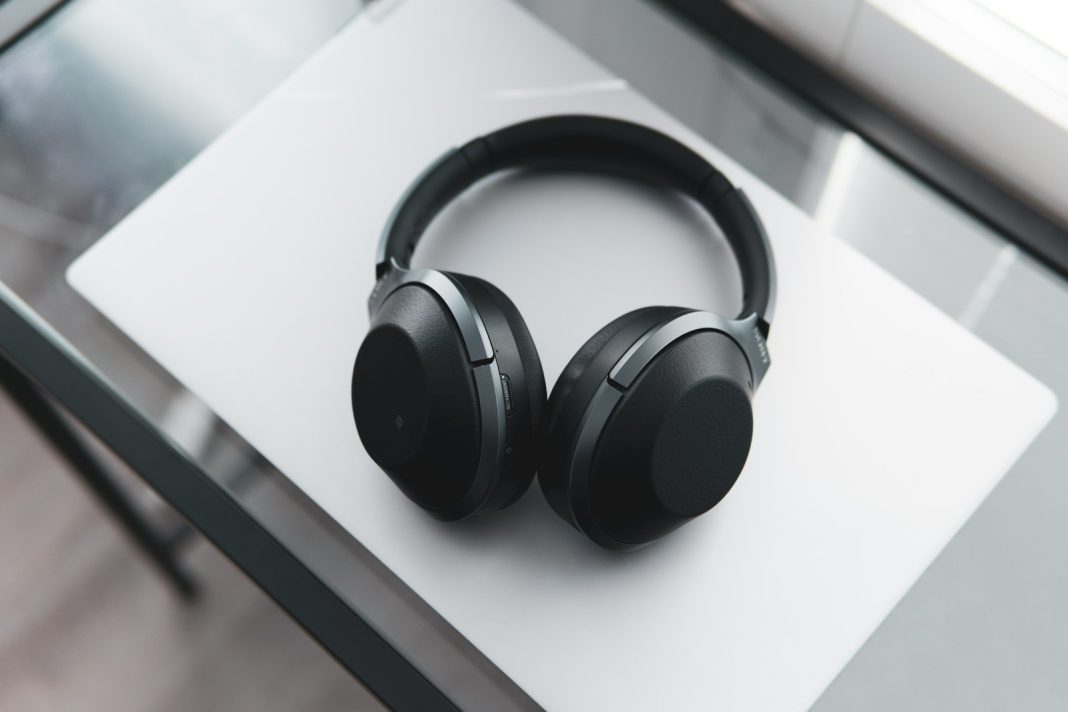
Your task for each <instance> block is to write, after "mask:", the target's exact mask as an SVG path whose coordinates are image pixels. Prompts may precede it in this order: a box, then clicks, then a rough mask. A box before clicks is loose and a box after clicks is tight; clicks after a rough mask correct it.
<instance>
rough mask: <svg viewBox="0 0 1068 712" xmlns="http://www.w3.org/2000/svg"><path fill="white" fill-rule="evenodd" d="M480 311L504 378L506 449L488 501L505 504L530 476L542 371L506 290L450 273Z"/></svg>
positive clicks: (539, 414)
mask: <svg viewBox="0 0 1068 712" xmlns="http://www.w3.org/2000/svg"><path fill="white" fill-rule="evenodd" d="M449 276H450V277H452V278H453V279H454V280H455V281H456V282H457V283H458V284H459V285H460V286H461V287H462V288H463V289H464V291H465V292H466V293H467V296H468V297H469V298H470V299H471V302H472V303H473V304H474V305H475V308H476V309H477V310H478V313H479V316H481V317H482V322H483V324H485V326H486V331H487V333H488V334H489V337H490V343H491V344H493V349H494V358H495V359H496V361H497V367H498V369H499V370H500V372H501V376H502V381H504V382H506V383H507V389H508V397H507V398H506V401H505V402H506V404H508V403H510V404H511V410H508V411H507V421H506V422H507V426H506V427H507V433H506V439H507V443H508V445H507V449H506V454H505V459H504V466H503V468H502V472H501V482H500V484H499V485H498V488H497V490H496V491H495V492H494V494H493V496H492V497H491V498H490V500H489V502H488V503H487V504H486V507H487V508H490V509H499V508H501V507H506V506H508V505H509V504H511V503H512V502H514V501H515V500H516V499H518V498H519V497H520V495H522V494H523V493H524V492H525V491H526V490H527V488H528V487H529V486H530V483H531V481H532V480H533V479H534V470H535V464H536V458H535V447H536V440H535V435H536V433H537V428H538V426H539V424H540V422H541V417H542V412H543V411H544V409H545V376H544V375H543V374H542V370H541V359H540V358H539V357H538V350H537V348H536V347H535V346H534V339H533V338H531V336H530V330H529V329H528V328H527V325H526V322H525V321H524V320H523V316H522V315H521V314H520V313H519V310H518V309H517V308H516V306H515V304H513V303H512V300H511V299H509V298H508V297H507V296H506V295H505V293H504V292H502V291H501V290H500V289H498V288H497V287H496V286H494V285H493V284H490V283H489V282H487V281H486V280H484V279H479V278H478V277H472V276H470V275H464V274H456V273H454V272H450V273H449Z"/></svg>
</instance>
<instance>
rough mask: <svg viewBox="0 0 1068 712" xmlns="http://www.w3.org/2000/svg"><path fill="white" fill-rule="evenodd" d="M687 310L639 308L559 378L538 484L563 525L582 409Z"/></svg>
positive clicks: (585, 348)
mask: <svg viewBox="0 0 1068 712" xmlns="http://www.w3.org/2000/svg"><path fill="white" fill-rule="evenodd" d="M687 311H692V310H689V309H682V308H681V307H643V308H641V309H636V310H634V311H632V312H628V313H627V314H624V315H623V316H621V317H618V318H616V319H613V320H612V321H610V322H609V323H608V324H606V325H605V326H604V327H602V328H601V329H600V330H599V331H598V332H597V333H596V334H594V335H593V336H592V337H590V339H589V340H588V341H587V342H586V343H585V344H583V345H582V347H581V348H580V349H579V350H578V351H577V352H576V353H575V355H574V356H572V357H571V360H570V361H569V362H568V364H567V365H566V366H565V367H564V370H563V372H562V373H561V374H560V378H558V379H557V381H556V385H555V386H553V390H552V394H551V395H550V396H549V403H548V413H547V414H546V418H545V422H544V426H543V427H542V431H541V443H542V444H541V447H540V454H541V460H540V462H539V465H538V484H539V485H540V486H541V490H542V493H543V494H544V495H545V498H546V500H548V502H549V505H550V506H551V507H552V508H553V510H554V511H555V512H556V513H557V514H558V515H560V516H561V517H562V518H563V519H564V520H565V521H568V522H571V524H574V522H572V521H571V514H570V508H569V507H568V504H567V493H566V482H567V473H566V471H565V468H566V466H567V462H568V460H569V458H570V454H571V450H572V448H573V446H574V441H575V438H576V436H577V434H578V426H579V422H580V421H581V419H582V416H583V414H584V413H585V411H586V406H587V405H589V402H590V400H591V399H592V398H593V394H594V393H595V392H596V390H597V388H598V387H599V386H600V384H601V382H602V381H604V379H605V378H606V377H607V376H608V372H609V371H611V369H612V367H613V366H614V365H615V364H616V362H617V361H618V360H619V359H620V358H621V357H622V356H623V354H624V353H626V351H627V349H629V348H630V347H631V346H632V345H634V343H635V342H636V341H637V340H638V339H639V338H641V337H642V335H644V334H645V332H647V331H649V329H651V328H653V327H654V326H656V325H657V324H660V323H661V322H664V321H666V320H668V319H670V318H671V317H673V316H675V315H677V314H682V313H684V312H687Z"/></svg>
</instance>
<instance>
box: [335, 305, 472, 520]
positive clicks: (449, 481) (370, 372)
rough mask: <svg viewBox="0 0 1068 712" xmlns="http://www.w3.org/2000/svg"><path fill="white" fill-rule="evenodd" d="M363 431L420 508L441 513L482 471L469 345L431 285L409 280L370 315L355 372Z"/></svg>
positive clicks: (454, 515)
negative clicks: (467, 346)
mask: <svg viewBox="0 0 1068 712" xmlns="http://www.w3.org/2000/svg"><path fill="white" fill-rule="evenodd" d="M352 407H353V416H354V417H355V420H356V429H357V431H358V432H359V435H360V440H361V441H362V442H363V445H364V448H366V450H367V453H368V455H370V456H371V459H372V460H374V461H375V463H376V464H378V466H379V467H381V468H382V469H383V470H384V471H385V472H386V474H387V475H389V477H390V478H391V479H392V480H393V482H394V483H395V484H396V485H397V486H398V487H399V488H400V489H401V491H402V492H404V494H406V495H407V496H408V498H409V499H411V500H412V501H413V502H415V503H416V504H418V505H419V506H420V507H423V508H424V509H426V510H428V511H429V512H430V513H431V514H433V515H434V516H436V517H438V518H441V519H459V518H462V517H464V516H467V515H469V514H471V513H472V512H471V511H468V508H467V507H466V506H465V505H462V504H461V503H462V502H464V500H465V496H466V495H468V493H469V491H470V490H471V488H472V487H473V485H474V481H475V475H476V474H477V472H478V464H479V455H480V444H481V437H482V425H481V418H480V408H479V398H478V390H477V387H476V384H475V377H474V373H473V370H472V367H471V362H470V360H469V359H468V354H467V349H466V347H465V345H464V342H463V339H462V337H461V335H460V332H459V329H458V327H457V326H456V322H455V321H454V320H453V318H452V316H451V315H450V313H449V311H448V309H447V308H446V306H445V304H444V303H443V302H442V300H441V299H440V297H438V295H437V294H435V292H434V291H433V290H431V289H428V288H425V287H424V286H422V285H414V284H413V285H404V286H402V287H400V288H398V289H397V290H396V291H394V292H393V293H392V294H390V295H389V296H388V297H387V298H386V299H385V301H384V302H383V303H382V305H381V306H380V307H379V309H378V311H377V312H376V313H375V314H374V316H373V318H372V320H371V327H370V329H369V330H368V333H367V336H366V337H364V340H363V343H362V344H361V345H360V350H359V352H358V353H357V355H356V363H355V366H354V368H353V377H352Z"/></svg>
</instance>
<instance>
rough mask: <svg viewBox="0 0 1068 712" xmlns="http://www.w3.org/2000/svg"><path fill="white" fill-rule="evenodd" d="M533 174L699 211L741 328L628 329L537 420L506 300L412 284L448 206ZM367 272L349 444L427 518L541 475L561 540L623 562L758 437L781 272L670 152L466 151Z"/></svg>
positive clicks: (667, 146)
mask: <svg viewBox="0 0 1068 712" xmlns="http://www.w3.org/2000/svg"><path fill="white" fill-rule="evenodd" d="M528 167H545V168H557V169H581V170H591V171H598V172H609V173H614V174H622V175H625V176H630V177H633V178H638V179H641V180H645V181H650V182H653V183H656V184H660V185H666V186H669V187H671V188H674V189H676V190H679V191H681V192H683V193H685V194H687V195H689V196H690V197H692V198H693V199H694V200H696V201H697V202H698V203H699V204H700V205H701V206H703V207H704V208H705V209H706V210H707V211H708V212H709V213H710V214H711V215H712V217H713V218H714V219H715V221H716V223H717V224H718V225H719V226H720V228H721V230H722V231H723V233H724V235H725V236H726V238H727V240H728V242H729V243H730V245H731V248H732V249H733V251H734V255H735V258H736V260H737V263H738V267H739V270H740V272H741V276H742V285H743V290H744V296H743V299H742V302H743V304H742V309H741V312H740V314H739V316H738V318H736V319H727V318H725V317H722V316H719V315H716V314H712V313H710V312H705V311H697V310H693V309H684V308H681V307H645V308H642V309H637V310H635V311H632V312H630V313H628V314H624V315H623V316H621V317H619V318H618V319H615V320H614V321H612V322H611V323H609V324H608V325H607V326H605V327H604V328H603V329H601V330H600V331H598V332H597V333H596V334H594V335H593V337H592V338H590V340H589V341H587V342H586V343H585V344H584V345H583V346H582V348H581V349H579V351H578V353H576V354H575V356H574V357H573V358H572V359H571V361H570V363H568V364H567V367H566V368H564V371H563V374H562V375H561V376H560V379H559V380H558V381H557V383H556V386H555V387H554V388H553V392H552V395H551V396H550V397H549V400H548V403H546V400H545V379H544V377H543V375H542V370H541V362H540V360H539V358H538V352H537V350H536V349H535V347H534V342H533V340H532V339H531V337H530V332H529V331H528V330H527V326H526V324H525V323H524V322H523V317H522V316H520V314H519V310H518V309H516V307H515V305H514V304H512V302H511V300H510V299H508V297H506V296H505V295H504V293H503V292H501V290H499V289H497V287H495V286H493V285H492V284H490V283H489V282H486V281H484V280H482V279H479V278H477V277H471V276H467V275H461V274H453V273H446V272H438V271H435V270H410V269H409V264H410V259H411V255H412V253H413V251H414V249H415V245H416V243H417V242H418V241H419V238H420V237H421V236H422V234H423V232H424V230H425V229H426V227H427V225H428V224H429V223H430V221H431V220H432V219H433V218H434V217H435V216H436V215H437V214H438V213H439V212H440V211H441V209H442V208H444V207H445V206H446V205H447V204H448V203H449V202H450V201H451V200H453V199H454V198H455V197H456V196H457V195H459V194H460V193H462V192H463V191H464V190H466V189H467V188H469V187H470V186H471V185H472V184H474V183H476V182H477V181H479V180H481V179H482V178H484V177H486V176H488V175H490V174H491V173H494V172H496V171H501V170H507V169H512V168H528ZM376 273H377V274H376V276H377V279H378V281H377V284H376V285H375V288H374V291H373V292H372V293H371V298H370V304H369V306H370V312H371V328H370V331H369V332H368V334H367V337H366V338H365V339H364V341H363V344H362V345H361V346H360V350H359V353H358V354H357V356H356V365H355V368H354V371H353V378H352V406H353V412H354V414H355V418H356V428H357V430H358V431H359V434H360V439H361V440H362V441H363V444H364V447H365V448H366V449H367V452H368V454H369V455H370V456H371V458H372V459H373V460H374V461H375V462H376V463H377V464H378V465H379V466H380V467H381V468H382V469H383V470H385V472H386V473H387V474H388V475H389V476H390V477H391V478H392V479H393V481H394V482H395V483H396V484H397V486H398V487H400V488H401V490H402V491H403V492H404V493H405V494H406V495H407V496H408V497H409V498H411V499H412V500H413V501H414V502H415V503H416V504H418V505H419V506H421V507H423V508H424V509H426V510H428V511H429V512H430V513H431V514H432V515H434V516H435V517H438V518H440V519H445V520H454V519H462V518H464V517H469V516H471V515H473V514H476V513H479V512H482V511H485V510H495V509H501V508H503V507H506V506H508V505H509V504H511V503H512V502H514V501H515V500H516V499H518V498H519V496H520V495H522V494H523V493H524V492H525V491H526V489H527V487H528V486H529V485H530V482H531V480H532V479H533V477H534V473H535V470H537V472H538V480H539V482H540V484H541V488H542V491H543V493H544V494H545V497H546V499H547V500H548V501H549V504H550V505H551V506H552V508H553V509H554V510H555V511H556V513H557V514H559V515H560V516H561V517H562V518H563V519H564V520H565V521H568V522H570V523H571V524H572V525H573V526H575V527H576V528H577V529H579V530H580V531H581V532H583V533H584V534H585V535H586V536H588V537H589V538H590V539H592V540H593V541H594V542H596V543H598V544H600V545H601V546H604V547H607V548H610V549H629V548H634V547H637V546H641V545H642V544H645V543H648V542H650V541H652V540H654V539H657V538H659V537H661V536H663V535H665V534H667V533H668V532H670V531H671V530H673V529H675V528H676V527H678V526H680V525H682V524H685V523H686V522H687V521H689V520H690V519H692V518H693V517H696V516H698V515H700V514H703V513H704V512H706V511H708V510H709V509H711V508H712V507H713V506H714V505H715V504H716V503H717V502H719V501H720V499H722V498H723V496H724V495H726V494H727V491H728V490H730V488H731V487H732V486H733V485H734V482H735V480H737V478H738V475H739V473H740V472H741V470H742V467H743V466H744V465H745V461H746V458H747V457H748V454H749V445H750V441H751V440H752V434H753V411H752V406H751V403H750V400H751V398H752V395H753V393H754V391H755V390H756V388H757V386H758V385H759V384H760V381H761V379H762V378H763V376H764V374H765V373H766V372H767V370H768V365H769V363H770V361H769V359H768V352H767V347H766V345H765V338H766V337H767V334H768V327H769V322H770V320H771V311H772V306H773V303H774V291H775V277H774V264H773V261H772V256H771V248H770V245H769V244H768V241H767V237H766V235H765V234H764V230H763V228H762V226H761V224H760V220H759V218H758V217H757V215H756V213H755V211H754V210H753V208H752V206H751V205H750V204H749V202H748V200H746V198H745V196H744V195H743V194H742V193H741V191H739V190H737V189H736V188H735V187H734V186H732V185H731V184H730V183H729V182H728V181H727V179H726V178H724V177H723V175H722V174H721V173H719V171H717V170H716V169H715V168H713V167H712V166H711V165H710V164H709V163H708V161H706V160H705V159H703V158H701V157H700V156H699V155H697V154H696V153H695V152H693V151H692V150H690V149H689V148H687V147H686V146H684V145H682V144H681V143H679V142H678V141H675V140H674V139H672V138H669V137H668V136H665V135H664V134H662V133H659V132H658V131H654V130H653V129H650V128H647V127H644V126H639V125H637V124H633V123H629V122H626V121H620V120H618V119H610V118H604V117H597V116H552V117H547V118H540V119H535V120H533V121H526V122H523V123H519V124H515V125H513V126H509V127H506V128H503V129H501V130H499V131H496V132H494V133H492V134H489V135H487V136H483V137H480V138H476V139H474V140H472V141H470V142H468V143H467V144H465V145H463V146H462V147H460V148H458V149H453V150H450V151H449V152H448V153H446V154H445V155H444V156H443V157H442V158H440V159H439V160H438V161H436V162H435V163H434V164H432V165H431V166H430V167H429V168H428V169H427V170H426V171H425V172H424V173H423V174H422V175H421V176H420V177H419V178H418V179H417V180H416V181H415V183H414V184H413V185H412V187H411V188H410V189H409V190H408V192H407V193H406V194H405V195H404V196H403V198H402V199H401V200H400V202H399V204H398V205H397V207H396V209H395V210H394V213H393V215H392V216H391V218H390V220H389V222H388V224H387V225H386V228H385V230H384V232H383V234H382V240H381V243H380V244H379V248H378V260H377V267H376Z"/></svg>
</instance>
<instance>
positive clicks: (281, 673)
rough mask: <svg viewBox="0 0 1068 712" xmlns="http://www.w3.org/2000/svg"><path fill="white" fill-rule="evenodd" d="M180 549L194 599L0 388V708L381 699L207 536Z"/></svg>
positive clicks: (265, 705)
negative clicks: (199, 588)
mask: <svg viewBox="0 0 1068 712" xmlns="http://www.w3.org/2000/svg"><path fill="white" fill-rule="evenodd" d="M186 561H187V563H188V564H189V567H190V568H191V569H192V570H193V572H194V573H195V574H196V576H197V578H198V579H199V580H200V582H201V583H202V585H203V588H204V590H203V595H202V596H201V599H200V600H199V601H198V602H197V603H195V604H192V605H186V604H183V603H181V602H180V601H179V600H178V599H177V598H176V597H175V596H174V595H173V594H172V593H171V592H170V590H169V589H168V588H167V586H166V585H164V584H163V582H162V581H161V579H160V578H159V577H158V576H157V574H156V573H155V572H154V571H152V570H151V569H150V568H149V567H148V566H147V565H146V564H145V562H144V561H143V560H142V559H141V558H140V557H139V555H138V554H137V553H136V552H135V550H134V549H133V548H132V547H131V546H130V545H129V544H128V543H127V542H126V540H125V539H124V538H123V536H122V534H121V533H120V532H119V531H118V529H117V528H116V527H115V525H114V524H113V522H112V521H111V520H110V519H109V518H108V517H107V516H106V515H105V514H104V513H103V512H102V511H101V510H100V509H99V508H98V507H97V505H96V504H95V502H93V501H92V500H91V498H90V497H89V496H88V494H87V493H86V492H85V491H84V490H83V488H82V485H81V483H80V482H79V481H78V480H77V479H76V478H75V477H73V476H72V475H71V474H70V473H69V472H67V471H66V470H65V468H64V466H63V464H62V463H61V462H60V461H58V460H57V458H56V457H54V456H53V455H52V453H51V452H50V451H49V450H48V449H47V447H46V446H45V445H43V444H42V443H41V442H40V441H39V439H38V438H37V436H36V434H35V433H34V432H33V431H32V430H31V429H30V427H29V426H27V425H26V424H25V423H24V422H23V421H22V420H21V419H20V418H19V416H18V415H17V413H16V412H15V410H14V408H13V406H12V405H11V403H10V402H9V401H8V400H6V398H5V397H4V396H3V395H2V394H0V711H2V712H8V711H10V712H36V711H37V710H48V711H49V712H55V711H65V710H107V711H108V712H124V711H126V710H131V711H132V710H136V711H137V712H170V711H172V710H174V711H176V710H227V711H240V710H256V711H257V712H269V711H271V710H287V711H289V710H365V709H379V707H378V706H377V705H376V704H375V702H374V701H373V699H372V698H370V696H369V695H368V694H367V693H366V692H365V691H364V690H363V688H361V687H360V686H359V685H358V684H357V683H356V682H354V681H353V679H352V678H351V677H349V675H348V674H347V673H346V672H344V671H343V670H342V669H341V668H340V667H338V666H337V664H336V663H334V662H333V660H331V659H330V658H329V657H327V656H326V655H325V654H324V653H323V652H322V651H321V650H320V649H319V648H318V647H317V646H316V645H315V644H314V643H313V642H312V641H311V640H310V639H309V638H307V637H306V636H305V634H304V633H303V632H302V631H301V630H300V629H299V628H297V627H296V625H295V624H293V623H292V622H291V621H290V620H289V619H288V618H287V617H286V616H285V615H284V614H283V613H281V612H280V611H279V610H278V609H277V608H276V607H275V606H274V605H273V604H272V603H271V602H270V601H269V600H268V599H267V598H266V597H265V596H264V595H263V594H262V593H261V592H260V591H259V590H258V589H256V588H255V587H254V586H253V585H252V584H251V583H250V582H249V581H248V580H247V579H245V578H244V576H243V575H242V574H241V573H240V572H238V571H237V570H236V569H234V567H233V566H232V565H230V563H229V562H228V561H226V560H225V559H224V558H222V556H221V555H220V554H219V553H218V552H216V551H215V550H214V549H213V548H212V547H211V546H209V545H207V544H205V543H204V542H203V541H197V542H195V543H193V544H192V545H191V546H190V547H189V549H188V550H187V551H186Z"/></svg>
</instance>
